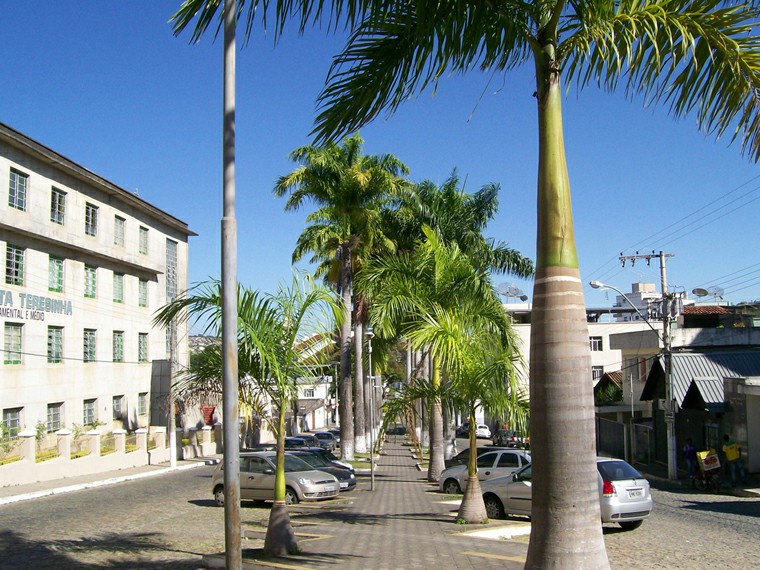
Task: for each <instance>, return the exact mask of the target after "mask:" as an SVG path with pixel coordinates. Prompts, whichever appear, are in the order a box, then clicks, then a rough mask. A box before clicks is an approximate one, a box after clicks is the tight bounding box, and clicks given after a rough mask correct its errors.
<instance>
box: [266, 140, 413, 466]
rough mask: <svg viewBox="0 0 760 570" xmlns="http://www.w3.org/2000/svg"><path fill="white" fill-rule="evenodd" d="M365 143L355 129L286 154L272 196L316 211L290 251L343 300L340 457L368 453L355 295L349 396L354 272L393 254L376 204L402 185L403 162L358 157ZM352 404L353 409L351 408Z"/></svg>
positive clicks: (292, 206)
mask: <svg viewBox="0 0 760 570" xmlns="http://www.w3.org/2000/svg"><path fill="white" fill-rule="evenodd" d="M363 144H364V141H363V140H362V138H361V137H360V136H359V135H358V134H356V135H353V136H352V137H349V138H346V139H345V140H344V141H343V143H342V144H341V145H337V144H328V145H325V146H322V147H315V146H303V147H300V148H297V149H295V150H294V151H293V152H292V153H291V154H290V158H291V159H292V160H293V161H295V162H297V163H299V164H300V166H299V167H298V168H296V169H295V170H294V171H293V172H291V173H289V174H287V175H285V176H282V177H280V179H279V180H278V181H277V184H276V185H275V188H274V194H275V195H276V196H278V197H282V196H284V195H286V194H288V199H287V202H286V204H285V210H286V211H292V210H297V209H298V208H300V207H302V206H303V205H304V204H305V203H307V202H313V203H314V204H315V205H316V206H317V207H318V208H317V210H315V211H314V212H312V213H311V214H309V215H308V216H307V218H306V222H307V223H308V224H309V226H307V227H306V229H305V230H304V231H303V232H302V233H301V235H300V236H299V238H298V242H297V244H296V248H295V250H294V252H293V262H296V261H299V260H300V259H301V258H302V257H303V256H304V255H306V254H307V253H312V257H311V258H310V261H311V262H312V263H318V264H319V265H318V267H317V275H321V276H324V277H326V278H327V280H328V281H329V282H330V283H333V284H334V285H335V286H336V288H337V290H338V292H339V293H340V295H341V298H342V303H343V312H344V317H343V326H342V328H341V331H340V351H341V353H340V363H341V367H340V378H341V381H340V398H339V405H340V417H341V422H340V430H341V434H340V436H341V437H340V439H341V452H342V454H343V457H345V458H346V459H352V458H353V456H354V441H356V444H357V451H360V452H364V451H366V439H365V420H364V410H365V404H364V397H363V394H364V386H363V382H362V368H361V363H362V359H361V336H362V324H363V321H362V319H361V317H362V315H363V311H362V307H363V303H362V302H361V300H360V299H358V298H355V299H353V305H354V308H355V309H356V311H357V317H359V318H357V319H355V321H354V325H355V331H354V332H355V336H354V338H355V339H356V343H355V344H356V347H357V358H356V369H355V372H356V374H355V384H354V394H353V395H354V399H353V402H352V398H351V370H350V366H351V353H350V349H351V306H352V286H353V285H352V281H353V276H354V273H355V272H356V271H357V269H358V267H360V266H361V263H362V257H363V255H366V253H367V252H370V251H373V252H383V251H392V250H393V247H394V244H393V243H392V242H391V241H390V240H389V239H388V238H387V237H386V236H385V234H384V233H383V231H382V225H381V224H380V216H381V211H382V208H383V207H384V206H385V204H386V203H387V202H388V201H389V199H390V197H391V196H393V195H395V194H397V193H398V192H399V190H400V188H401V187H402V186H403V185H404V184H405V183H406V182H405V180H404V179H403V178H402V176H403V175H406V174H407V173H408V169H407V167H406V166H405V165H404V164H403V163H402V162H401V161H400V160H398V159H397V158H396V157H395V156H392V155H380V156H376V155H364V154H363V153H362V147H363ZM352 404H353V409H352Z"/></svg>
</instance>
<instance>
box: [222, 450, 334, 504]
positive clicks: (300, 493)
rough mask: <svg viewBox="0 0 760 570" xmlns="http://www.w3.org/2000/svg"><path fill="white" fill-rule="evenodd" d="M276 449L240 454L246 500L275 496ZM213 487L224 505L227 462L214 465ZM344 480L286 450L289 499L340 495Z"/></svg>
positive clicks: (301, 499)
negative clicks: (317, 468)
mask: <svg viewBox="0 0 760 570" xmlns="http://www.w3.org/2000/svg"><path fill="white" fill-rule="evenodd" d="M275 455H276V453H275V452H274V451H254V452H243V453H241V454H240V499H241V500H243V501H246V500H247V501H272V500H274V472H275ZM211 491H212V493H213V494H214V501H215V502H216V504H217V505H218V506H220V507H221V506H224V463H220V464H219V465H217V466H216V469H214V473H213V475H212V476H211ZM339 491H340V483H339V482H338V480H337V479H336V478H335V476H334V475H331V474H330V473H326V472H324V471H321V470H316V469H314V468H313V467H312V466H311V465H309V464H308V463H306V462H305V461H304V460H303V459H300V458H298V457H295V456H293V455H290V454H287V453H286V454H285V502H286V503H287V504H289V505H291V504H294V503H298V502H299V501H318V500H320V499H331V498H333V497H336V496H337V495H338V492H339Z"/></svg>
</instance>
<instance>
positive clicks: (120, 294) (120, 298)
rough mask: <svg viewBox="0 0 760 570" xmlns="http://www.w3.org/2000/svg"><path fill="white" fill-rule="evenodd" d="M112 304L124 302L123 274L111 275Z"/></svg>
mask: <svg viewBox="0 0 760 570" xmlns="http://www.w3.org/2000/svg"><path fill="white" fill-rule="evenodd" d="M113 302H114V303H123V302H124V274H123V273H114V274H113Z"/></svg>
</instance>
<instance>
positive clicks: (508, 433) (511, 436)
mask: <svg viewBox="0 0 760 570" xmlns="http://www.w3.org/2000/svg"><path fill="white" fill-rule="evenodd" d="M493 444H494V445H500V446H503V447H520V448H523V449H529V448H530V438H527V437H525V436H524V435H523V434H522V433H520V432H518V431H515V430H511V429H499V430H497V431H496V433H494V434H493Z"/></svg>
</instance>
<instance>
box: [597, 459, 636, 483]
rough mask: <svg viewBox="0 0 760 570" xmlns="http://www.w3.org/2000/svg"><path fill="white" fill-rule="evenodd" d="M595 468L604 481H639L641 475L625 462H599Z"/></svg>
mask: <svg viewBox="0 0 760 570" xmlns="http://www.w3.org/2000/svg"><path fill="white" fill-rule="evenodd" d="M596 468H597V469H598V470H599V473H600V474H601V476H602V479H604V480H605V481H622V480H625V479H641V473H639V472H638V471H636V470H635V469H634V468H633V467H631V466H630V465H628V463H626V462H625V461H600V462H598V463H597V464H596Z"/></svg>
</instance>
